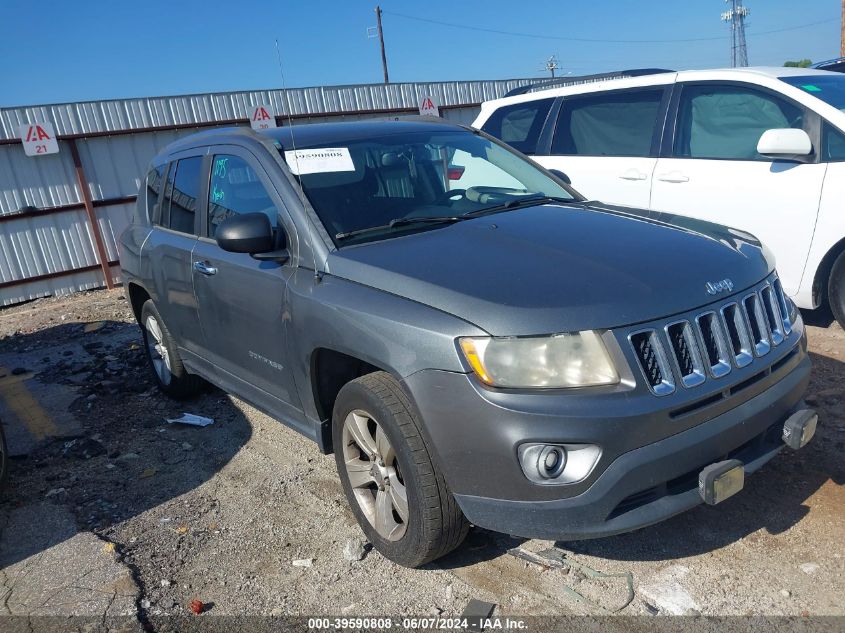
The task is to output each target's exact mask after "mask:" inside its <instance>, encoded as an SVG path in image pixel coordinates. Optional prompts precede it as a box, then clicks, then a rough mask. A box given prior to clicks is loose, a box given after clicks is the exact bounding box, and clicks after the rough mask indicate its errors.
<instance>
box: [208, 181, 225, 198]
mask: <svg viewBox="0 0 845 633" xmlns="http://www.w3.org/2000/svg"><path fill="white" fill-rule="evenodd" d="M225 197H226V192H225V191H223V190H222V189H220V188H219V187H218V186H217V183H214V185H213V186H212V187H211V200H212V202H222V201H223V198H225Z"/></svg>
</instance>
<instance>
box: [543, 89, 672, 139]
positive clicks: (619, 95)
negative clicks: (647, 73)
mask: <svg viewBox="0 0 845 633" xmlns="http://www.w3.org/2000/svg"><path fill="white" fill-rule="evenodd" d="M664 92H665V91H664V89H663V88H659V89H654V90H636V91H625V92H607V93H603V94H599V95H588V96H578V97H567V98H566V99H565V100H564V102H563V105H562V106H561V108H560V112H559V114H558V117H557V129H556V130H555V137H554V141H553V142H552V154H557V155H564V156H650V155H651V153H652V151H651V148H652V139H653V138H654V133H655V128H656V127H657V122H658V121H657V119H658V115H659V113H660V103H661V101H662V100H663V95H664Z"/></svg>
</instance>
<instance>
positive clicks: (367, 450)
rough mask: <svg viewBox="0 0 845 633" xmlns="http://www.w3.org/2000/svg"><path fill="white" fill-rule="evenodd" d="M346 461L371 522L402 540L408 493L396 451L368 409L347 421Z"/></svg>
mask: <svg viewBox="0 0 845 633" xmlns="http://www.w3.org/2000/svg"><path fill="white" fill-rule="evenodd" d="M343 461H344V465H345V467H346V474H347V477H348V479H349V485H350V486H351V488H352V492H353V494H354V496H355V500H356V501H357V503H358V507H359V508H360V509H361V512H362V513H363V514H364V516H365V517H367V521H369V523H370V525H372V526H373V528H374V529H375V530H376V532H377V533H378V535H379V536H381V537H382V538H384V539H385V540H388V541H398V540H400V539H401V538H402V537H403V536H405V532H406V531H407V528H408V492H407V489H406V488H405V482H404V479H403V478H402V471H401V469H400V468H399V462H398V461H397V458H396V451H395V450H394V449H393V446H392V445H391V444H390V440H388V438H387V434H386V433H385V432H384V429H383V428H382V427H381V425H380V424H379V423H378V422H377V421H376V420H375V419H374V418H373V416H371V415H370V414H369V413H367V412H366V411H362V410H360V409H356V410H355V411H352V412H351V413H349V415H347V416H346V419H345V420H344V421H343Z"/></svg>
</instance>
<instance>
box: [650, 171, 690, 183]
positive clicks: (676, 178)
mask: <svg viewBox="0 0 845 633" xmlns="http://www.w3.org/2000/svg"><path fill="white" fill-rule="evenodd" d="M657 179H658V180H660V181H661V182H689V178H688V177H687V176H684V175H683V174H682V173H681V172H679V171H670V172H669V173H668V174H660V175H658V176H657Z"/></svg>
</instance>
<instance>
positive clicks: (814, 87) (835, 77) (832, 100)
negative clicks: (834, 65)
mask: <svg viewBox="0 0 845 633" xmlns="http://www.w3.org/2000/svg"><path fill="white" fill-rule="evenodd" d="M780 80H781V81H783V82H785V83H788V84H789V85H790V86H795V87H796V88H800V89H801V90H803V91H804V92H806V93H807V94H810V95H813V96H814V97H816V99H821V100H822V101H824V102H825V103H827V104H829V105H832V106H833V107H834V108H836V109H837V110H840V111H842V112H845V75H840V74H833V73H831V74H830V76H827V75H802V76H800V77H781V78H780Z"/></svg>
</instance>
